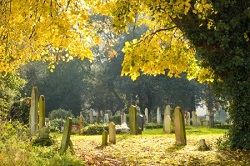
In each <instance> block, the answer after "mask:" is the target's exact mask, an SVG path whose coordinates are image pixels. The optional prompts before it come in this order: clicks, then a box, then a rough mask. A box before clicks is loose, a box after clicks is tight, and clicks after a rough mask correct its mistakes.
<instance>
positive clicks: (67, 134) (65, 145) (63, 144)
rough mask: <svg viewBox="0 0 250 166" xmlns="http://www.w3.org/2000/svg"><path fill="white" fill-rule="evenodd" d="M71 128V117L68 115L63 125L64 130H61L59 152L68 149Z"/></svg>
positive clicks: (61, 152)
mask: <svg viewBox="0 0 250 166" xmlns="http://www.w3.org/2000/svg"><path fill="white" fill-rule="evenodd" d="M71 129H72V118H71V117H68V118H67V121H66V123H65V125H64V131H63V137H62V141H61V148H60V154H63V153H65V152H66V150H67V149H68V146H69V145H70V142H71V141H70V134H71Z"/></svg>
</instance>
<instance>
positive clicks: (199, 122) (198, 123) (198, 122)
mask: <svg viewBox="0 0 250 166" xmlns="http://www.w3.org/2000/svg"><path fill="white" fill-rule="evenodd" d="M196 122H197V126H201V119H200V117H199V116H197V117H196Z"/></svg>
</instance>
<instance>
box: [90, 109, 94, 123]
mask: <svg viewBox="0 0 250 166" xmlns="http://www.w3.org/2000/svg"><path fill="white" fill-rule="evenodd" d="M93 116H94V115H93V110H90V111H89V123H90V124H93V123H94V117H93Z"/></svg>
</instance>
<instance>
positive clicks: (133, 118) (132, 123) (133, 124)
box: [129, 105, 138, 135]
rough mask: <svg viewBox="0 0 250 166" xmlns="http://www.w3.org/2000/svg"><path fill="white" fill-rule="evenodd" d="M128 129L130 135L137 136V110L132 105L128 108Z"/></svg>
mask: <svg viewBox="0 0 250 166" xmlns="http://www.w3.org/2000/svg"><path fill="white" fill-rule="evenodd" d="M129 128H130V134H133V135H137V134H138V124H137V110H136V108H135V106H133V105H132V106H130V107H129Z"/></svg>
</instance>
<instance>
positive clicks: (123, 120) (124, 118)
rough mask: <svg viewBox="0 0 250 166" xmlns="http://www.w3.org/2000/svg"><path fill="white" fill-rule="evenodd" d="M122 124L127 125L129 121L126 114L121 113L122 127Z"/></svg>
mask: <svg viewBox="0 0 250 166" xmlns="http://www.w3.org/2000/svg"><path fill="white" fill-rule="evenodd" d="M122 124H127V119H126V114H125V113H121V125H122Z"/></svg>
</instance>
